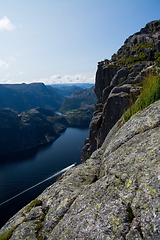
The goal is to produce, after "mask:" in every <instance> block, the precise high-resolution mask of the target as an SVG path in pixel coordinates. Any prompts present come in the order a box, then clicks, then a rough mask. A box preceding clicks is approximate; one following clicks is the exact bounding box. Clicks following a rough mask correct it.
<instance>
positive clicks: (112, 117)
mask: <svg viewBox="0 0 160 240" xmlns="http://www.w3.org/2000/svg"><path fill="white" fill-rule="evenodd" d="M159 46H160V20H158V21H153V22H150V23H148V24H147V25H146V26H145V28H142V29H141V30H140V32H137V33H135V34H133V35H132V36H130V37H129V38H128V39H127V40H126V41H125V42H124V45H123V46H122V47H121V48H120V49H119V50H118V52H117V54H114V55H113V56H112V58H111V60H110V61H107V63H106V62H100V63H99V65H98V69H97V73H96V81H95V93H96V96H97V104H96V106H95V110H94V115H93V118H92V121H91V123H90V127H89V138H88V139H86V144H85V146H84V148H83V150H82V159H81V160H82V162H84V161H85V160H86V159H87V158H88V157H89V156H90V155H91V154H92V153H93V151H95V150H96V149H97V148H99V147H100V146H102V144H103V142H104V139H105V137H106V136H107V134H108V132H109V131H110V129H111V128H112V127H113V126H114V124H115V123H116V122H117V121H118V120H119V119H120V117H121V116H122V114H123V113H124V111H125V110H126V109H127V108H128V107H129V106H130V105H131V104H133V102H134V101H135V100H136V96H137V95H139V93H140V88H141V87H140V86H139V85H140V84H139V83H140V82H142V81H143V79H144V78H145V77H146V75H147V74H148V73H149V72H151V71H152V70H153V68H154V53H155V52H156V50H158V51H160V48H159ZM130 96H132V98H130Z"/></svg>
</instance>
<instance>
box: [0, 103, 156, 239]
mask: <svg viewBox="0 0 160 240" xmlns="http://www.w3.org/2000/svg"><path fill="white" fill-rule="evenodd" d="M159 180H160V100H159V101H157V102H155V103H154V104H152V105H150V106H149V107H148V108H146V109H145V110H143V111H142V112H141V113H139V114H136V115H134V116H133V117H132V118H131V119H130V120H129V121H128V122H127V123H125V124H124V125H123V124H122V118H121V119H120V120H119V121H118V122H117V123H116V125H115V126H114V127H113V128H112V130H111V131H110V132H109V134H108V135H107V137H106V139H105V141H104V143H103V145H102V146H101V148H99V149H98V150H96V151H95V152H94V153H93V154H92V155H91V157H90V158H89V159H88V160H87V161H86V162H85V163H83V164H80V165H79V166H76V167H74V168H72V169H70V170H68V171H67V172H66V173H64V174H63V175H62V177H61V179H60V180H59V181H57V182H55V183H54V184H53V185H51V186H50V187H48V188H47V189H46V190H45V191H44V192H43V193H42V194H41V195H40V196H38V198H37V200H34V201H33V202H31V203H30V204H28V205H27V206H25V207H24V208H23V209H21V210H20V211H19V212H18V213H17V214H16V215H15V216H13V217H12V218H11V219H10V220H9V221H8V222H7V223H6V225H5V226H4V227H3V228H2V229H1V230H0V234H1V235H0V238H1V239H14V240H15V239H50V240H51V239H55V240H57V239H67V240H68V239H80V240H83V239H84V240H85V239H97V240H99V239H117V240H120V239H121V240H123V239H126V240H129V239H154V240H156V239H157V240H158V239H159V235H160V220H159V219H160V205H159V203H160V195H159V190H160V184H159ZM6 236H7V237H8V238H3V237H6Z"/></svg>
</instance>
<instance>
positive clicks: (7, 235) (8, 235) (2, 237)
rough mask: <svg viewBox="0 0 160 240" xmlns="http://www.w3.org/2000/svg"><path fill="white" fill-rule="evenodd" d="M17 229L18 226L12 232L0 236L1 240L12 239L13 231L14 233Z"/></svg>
mask: <svg viewBox="0 0 160 240" xmlns="http://www.w3.org/2000/svg"><path fill="white" fill-rule="evenodd" d="M17 227H18V225H17V226H14V227H12V228H11V230H9V231H8V232H5V233H2V234H1V235H0V240H8V239H10V237H11V236H12V233H13V231H14V230H15V229H16V228H17Z"/></svg>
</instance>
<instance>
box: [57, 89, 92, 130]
mask: <svg viewBox="0 0 160 240" xmlns="http://www.w3.org/2000/svg"><path fill="white" fill-rule="evenodd" d="M96 101H97V97H96V95H95V93H94V87H91V88H90V89H82V90H78V91H76V92H74V93H73V94H72V95H71V96H70V97H68V98H66V99H65V100H64V102H63V104H62V107H61V108H60V110H59V111H60V112H63V113H64V116H65V117H66V119H67V121H68V123H69V125H70V126H71V127H87V126H89V124H90V121H91V119H92V116H93V112H94V105H95V103H96Z"/></svg>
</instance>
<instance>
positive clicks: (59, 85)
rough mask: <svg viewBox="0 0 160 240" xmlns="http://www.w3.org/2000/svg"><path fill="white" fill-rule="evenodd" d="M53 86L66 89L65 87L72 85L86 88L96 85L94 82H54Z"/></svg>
mask: <svg viewBox="0 0 160 240" xmlns="http://www.w3.org/2000/svg"><path fill="white" fill-rule="evenodd" d="M51 86H52V87H53V88H58V89H65V88H70V87H80V88H83V89H86V88H91V87H93V86H94V84H92V83H66V84H53V85H51Z"/></svg>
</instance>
